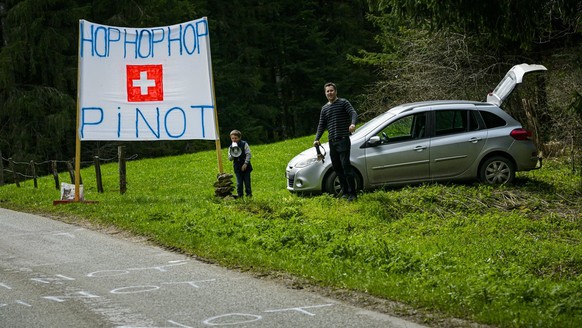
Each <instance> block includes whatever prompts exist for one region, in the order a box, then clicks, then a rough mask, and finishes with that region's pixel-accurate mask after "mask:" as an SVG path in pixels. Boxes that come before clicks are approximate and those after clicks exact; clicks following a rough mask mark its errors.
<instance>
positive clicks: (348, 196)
mask: <svg viewBox="0 0 582 328" xmlns="http://www.w3.org/2000/svg"><path fill="white" fill-rule="evenodd" d="M341 198H342V199H348V198H350V195H348V194H343V195H342V197H341Z"/></svg>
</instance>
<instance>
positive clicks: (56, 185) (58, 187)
mask: <svg viewBox="0 0 582 328" xmlns="http://www.w3.org/2000/svg"><path fill="white" fill-rule="evenodd" d="M51 169H52V171H53V177H54V178H55V188H56V189H57V190H59V189H60V183H59V172H58V171H57V161H51Z"/></svg>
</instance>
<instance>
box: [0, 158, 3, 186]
mask: <svg viewBox="0 0 582 328" xmlns="http://www.w3.org/2000/svg"><path fill="white" fill-rule="evenodd" d="M3 185H4V157H2V151H1V150H0V186H3Z"/></svg>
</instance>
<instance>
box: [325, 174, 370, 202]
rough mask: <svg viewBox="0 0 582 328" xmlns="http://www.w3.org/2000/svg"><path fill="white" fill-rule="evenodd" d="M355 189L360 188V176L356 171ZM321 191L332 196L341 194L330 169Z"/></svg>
mask: <svg viewBox="0 0 582 328" xmlns="http://www.w3.org/2000/svg"><path fill="white" fill-rule="evenodd" d="M355 175H356V177H355V180H356V190H362V178H360V175H359V174H358V173H357V172H356V173H355ZM323 191H324V192H326V193H328V194H332V195H333V196H336V197H337V196H341V191H342V187H341V185H340V182H339V179H338V177H337V174H336V173H335V171H330V172H329V173H328V174H327V176H326V177H325V179H324V181H323Z"/></svg>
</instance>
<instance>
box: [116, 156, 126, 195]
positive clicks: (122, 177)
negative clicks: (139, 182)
mask: <svg viewBox="0 0 582 328" xmlns="http://www.w3.org/2000/svg"><path fill="white" fill-rule="evenodd" d="M117 156H118V161H119V192H120V193H121V194H122V195H123V194H125V192H126V191H127V181H126V166H125V147H123V146H119V147H117Z"/></svg>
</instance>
